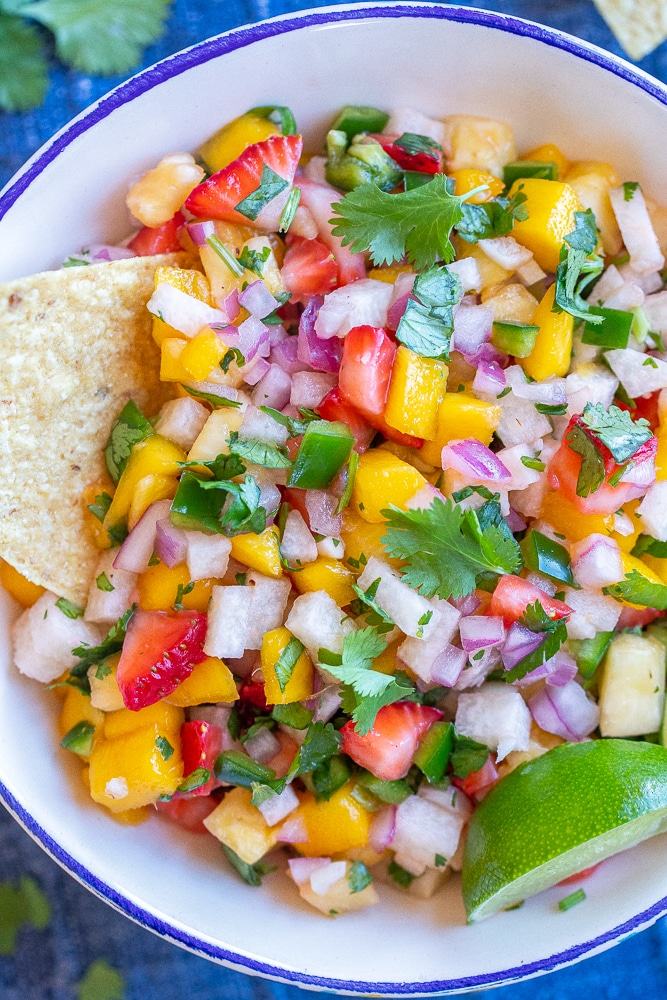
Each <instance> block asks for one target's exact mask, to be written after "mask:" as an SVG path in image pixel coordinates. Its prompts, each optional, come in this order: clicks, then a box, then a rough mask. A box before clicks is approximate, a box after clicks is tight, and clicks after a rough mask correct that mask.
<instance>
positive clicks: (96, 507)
mask: <svg viewBox="0 0 667 1000" xmlns="http://www.w3.org/2000/svg"><path fill="white" fill-rule="evenodd" d="M110 506H111V497H110V496H109V494H108V493H100V494H98V496H96V497H95V503H89V504H88V510H89V511H90V513H91V514H93V515H94V516H95V517H96V518H97V520H98V521H104V518H105V517H106V516H107V511H108V510H109V507H110Z"/></svg>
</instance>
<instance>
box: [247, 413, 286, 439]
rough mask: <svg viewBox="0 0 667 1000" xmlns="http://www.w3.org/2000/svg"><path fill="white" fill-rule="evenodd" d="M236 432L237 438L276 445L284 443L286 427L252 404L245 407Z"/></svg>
mask: <svg viewBox="0 0 667 1000" xmlns="http://www.w3.org/2000/svg"><path fill="white" fill-rule="evenodd" d="M238 433H239V438H244V439H249V438H251V439H257V440H258V441H267V442H269V443H270V444H277V445H283V444H285V442H286V441H287V434H288V432H287V428H286V427H285V426H284V425H283V424H281V423H279V422H278V421H277V420H274V419H273V417H272V416H271V415H270V414H269V413H264V412H263V411H262V410H260V409H258V408H257V407H256V406H254V405H251V406H248V407H247V409H246V411H245V413H244V414H243V423H242V424H241V426H240V427H239V432H238Z"/></svg>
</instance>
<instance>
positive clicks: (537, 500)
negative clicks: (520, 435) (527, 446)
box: [509, 437, 559, 517]
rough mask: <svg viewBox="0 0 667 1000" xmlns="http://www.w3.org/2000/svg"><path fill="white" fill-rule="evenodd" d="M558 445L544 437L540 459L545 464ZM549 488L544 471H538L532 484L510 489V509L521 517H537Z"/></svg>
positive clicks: (556, 442)
mask: <svg viewBox="0 0 667 1000" xmlns="http://www.w3.org/2000/svg"><path fill="white" fill-rule="evenodd" d="M558 447H559V445H558V441H555V440H554V439H553V438H550V437H549V438H546V440H545V441H544V443H543V444H542V450H541V452H540V461H541V462H544V465H545V466H548V465H549V462H550V461H551V459H552V458H553V457H554V455H555V454H556V452H557V451H558ZM550 489H551V486H550V485H549V481H548V479H547V474H546V471H544V472H539V473H538V478H537V480H536V482H534V483H533V484H532V486H527V487H526V489H524V490H510V493H509V501H510V504H511V505H512V510H513V511H515V512H516V513H517V514H521V515H522V516H523V517H539V513H540V511H541V509H542V504H543V502H544V498H545V496H546V495H547V493H548V492H549V491H550Z"/></svg>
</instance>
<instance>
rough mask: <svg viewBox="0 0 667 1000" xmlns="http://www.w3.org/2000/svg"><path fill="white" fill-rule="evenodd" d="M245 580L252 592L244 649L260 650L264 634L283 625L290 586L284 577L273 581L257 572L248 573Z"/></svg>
mask: <svg viewBox="0 0 667 1000" xmlns="http://www.w3.org/2000/svg"><path fill="white" fill-rule="evenodd" d="M247 579H248V587H249V589H250V590H251V591H252V614H251V621H250V629H249V632H248V639H247V645H246V649H261V648H262V640H263V638H264V634H265V632H271V631H272V630H273V629H274V628H279V627H280V626H281V625H282V623H283V618H284V617H285V608H286V607H287V599H288V597H289V593H290V590H291V588H292V584H291V583H290V581H289V579H287V578H286V577H281V578H280V579H279V580H275V579H273V578H272V577H270V576H263V574H262V573H258V572H257V570H252V571H251V572H250V573H248V577H247Z"/></svg>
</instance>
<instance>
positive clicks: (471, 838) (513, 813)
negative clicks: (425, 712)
mask: <svg viewBox="0 0 667 1000" xmlns="http://www.w3.org/2000/svg"><path fill="white" fill-rule="evenodd" d="M665 829H667V749H666V748H665V747H663V746H659V745H657V744H653V743H640V742H633V741H631V740H614V739H606V740H594V741H592V742H589V743H564V744H562V745H561V746H558V747H555V748H554V749H553V750H549V751H548V752H547V753H545V754H543V755H542V756H541V757H536V758H535V759H534V760H530V761H527V762H526V763H525V764H521V765H520V766H519V767H517V768H516V770H514V771H512V772H511V773H510V774H508V775H507V777H506V778H503V780H502V781H501V782H499V784H498V785H496V787H495V788H494V789H493V790H492V791H491V792H490V793H489V794H488V795H487V796H486V797H485V798H484V799H483V800H482V802H481V803H480V805H479V806H478V808H477V809H476V811H475V813H474V814H473V817H472V820H471V821H470V826H469V828H468V835H467V838H466V847H465V853H464V857H463V870H462V880H463V901H464V903H465V908H466V913H467V915H468V920H469V921H470V922H472V921H476V920H481V919H482V917H488V916H490V915H491V914H492V913H496V912H497V911H498V910H502V909H505V908H507V907H509V906H513V905H514V904H515V903H519V902H521V900H523V899H526V898H527V897H528V896H532V895H534V894H535V893H536V892H541V891H542V890H543V889H548V888H549V887H550V886H552V885H556V883H558V882H560V881H562V879H564V878H568V877H569V876H570V875H576V874H577V872H580V871H582V870H583V869H584V868H590V867H591V865H594V864H597V863H598V862H600V861H603V860H604V859H605V858H608V857H610V856H611V855H612V854H617V853H618V852H619V851H623V850H625V849H626V848H628V847H632V846H634V845H635V844H638V843H639V842H640V841H642V840H646V839H647V838H648V837H652V836H654V835H655V834H657V833H662V832H663V831H664V830H665Z"/></svg>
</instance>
